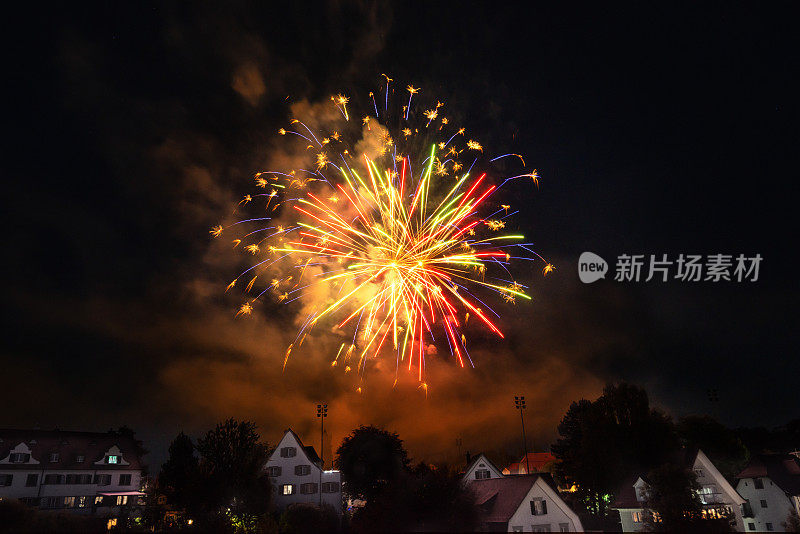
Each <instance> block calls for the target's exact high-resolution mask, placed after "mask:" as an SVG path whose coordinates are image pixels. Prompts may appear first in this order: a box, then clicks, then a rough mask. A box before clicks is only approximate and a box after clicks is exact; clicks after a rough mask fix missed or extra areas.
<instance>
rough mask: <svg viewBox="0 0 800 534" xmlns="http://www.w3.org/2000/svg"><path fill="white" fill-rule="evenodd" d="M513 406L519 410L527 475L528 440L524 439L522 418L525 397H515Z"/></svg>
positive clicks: (528, 464) (529, 468)
mask: <svg viewBox="0 0 800 534" xmlns="http://www.w3.org/2000/svg"><path fill="white" fill-rule="evenodd" d="M514 406H515V407H516V409H517V410H519V420H520V422H521V423H522V449H523V450H524V451H525V469H526V474H528V475H529V474H530V473H531V465H530V462H529V461H528V440H527V439H525V418H524V417H523V416H522V412H523V411H524V410H525V397H524V396H522V395H518V396H515V397H514Z"/></svg>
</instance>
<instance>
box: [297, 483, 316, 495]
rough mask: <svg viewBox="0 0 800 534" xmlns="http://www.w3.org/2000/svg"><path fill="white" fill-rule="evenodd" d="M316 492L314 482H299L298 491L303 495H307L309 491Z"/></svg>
mask: <svg viewBox="0 0 800 534" xmlns="http://www.w3.org/2000/svg"><path fill="white" fill-rule="evenodd" d="M316 492H317V485H316V484H315V483H314V482H310V483H308V484H300V493H302V494H303V495H309V494H311V493H316Z"/></svg>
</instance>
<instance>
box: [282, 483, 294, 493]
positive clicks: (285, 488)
mask: <svg viewBox="0 0 800 534" xmlns="http://www.w3.org/2000/svg"><path fill="white" fill-rule="evenodd" d="M281 493H283V494H284V495H293V494H294V484H284V485H283V486H281Z"/></svg>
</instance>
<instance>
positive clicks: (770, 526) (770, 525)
mask: <svg viewBox="0 0 800 534" xmlns="http://www.w3.org/2000/svg"><path fill="white" fill-rule="evenodd" d="M767 530H769V531H770V532H772V530H773V529H772V523H767Z"/></svg>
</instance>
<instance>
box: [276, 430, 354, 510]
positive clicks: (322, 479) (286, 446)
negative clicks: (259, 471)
mask: <svg viewBox="0 0 800 534" xmlns="http://www.w3.org/2000/svg"><path fill="white" fill-rule="evenodd" d="M264 469H265V470H266V472H267V474H268V475H269V477H270V480H272V484H273V487H274V491H275V507H276V508H277V509H278V510H284V509H286V507H287V506H289V505H290V504H299V503H303V504H314V505H319V504H324V505H329V506H331V507H332V508H333V509H334V510H335V511H336V513H337V514H339V515H341V514H342V477H341V473H340V472H339V471H335V470H325V469H324V468H323V465H322V461H321V460H320V458H319V456H318V455H317V453H316V451H315V450H314V447H311V446H304V445H303V442H302V441H300V438H299V437H298V436H297V434H295V433H294V432H292V430H291V429H289V430H287V431H286V432H285V433H284V435H283V438H282V439H281V441H280V443H279V444H278V446H277V448H276V449H275V451H274V452H273V453H272V454H271V455H270V457H269V460H267V463H266V465H265V466H264Z"/></svg>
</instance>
